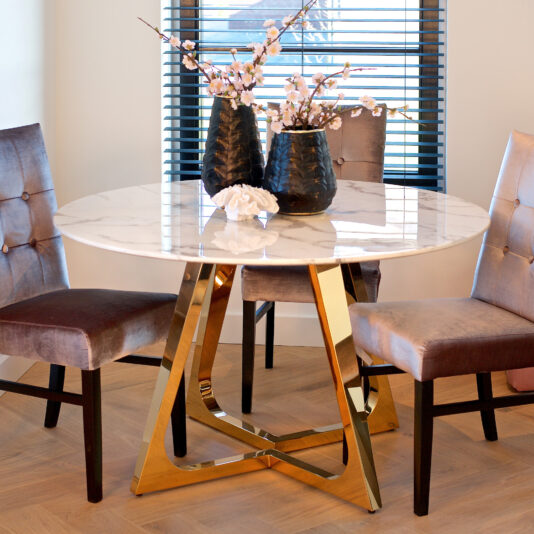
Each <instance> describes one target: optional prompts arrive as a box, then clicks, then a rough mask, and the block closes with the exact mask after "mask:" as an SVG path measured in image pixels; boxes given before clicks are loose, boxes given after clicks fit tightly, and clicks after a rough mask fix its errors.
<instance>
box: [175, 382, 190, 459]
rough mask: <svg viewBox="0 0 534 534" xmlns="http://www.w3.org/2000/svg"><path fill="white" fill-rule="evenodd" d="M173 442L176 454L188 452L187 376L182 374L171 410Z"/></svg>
mask: <svg viewBox="0 0 534 534" xmlns="http://www.w3.org/2000/svg"><path fill="white" fill-rule="evenodd" d="M171 425H172V442H173V448H174V456H178V457H180V458H181V457H182V456H185V455H186V454H187V433H186V411H185V377H184V376H182V380H180V386H179V387H178V393H177V394H176V400H175V401H174V406H173V407H172V412H171Z"/></svg>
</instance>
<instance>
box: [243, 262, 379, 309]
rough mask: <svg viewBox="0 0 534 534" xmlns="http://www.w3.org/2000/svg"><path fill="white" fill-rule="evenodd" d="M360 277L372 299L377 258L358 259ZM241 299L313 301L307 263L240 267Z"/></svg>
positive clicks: (375, 280) (377, 276) (376, 277)
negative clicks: (360, 271)
mask: <svg viewBox="0 0 534 534" xmlns="http://www.w3.org/2000/svg"><path fill="white" fill-rule="evenodd" d="M360 265H361V269H362V277H363V280H364V282H365V285H366V288H367V294H368V296H369V300H370V301H371V302H375V301H376V299H377V296H378V285H379V283H380V267H379V266H380V262H379V261H367V262H364V263H361V264H360ZM241 292H242V296H243V300H250V301H265V302H305V303H313V302H315V299H314V296H313V290H312V287H311V284H310V278H309V276H308V267H306V266H305V265H296V266H282V267H277V266H275V267H271V266H251V265H246V266H244V267H243V269H242V271H241Z"/></svg>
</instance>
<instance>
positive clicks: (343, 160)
mask: <svg viewBox="0 0 534 534" xmlns="http://www.w3.org/2000/svg"><path fill="white" fill-rule="evenodd" d="M343 163H345V158H342V157H339V158H337V164H338V165H343Z"/></svg>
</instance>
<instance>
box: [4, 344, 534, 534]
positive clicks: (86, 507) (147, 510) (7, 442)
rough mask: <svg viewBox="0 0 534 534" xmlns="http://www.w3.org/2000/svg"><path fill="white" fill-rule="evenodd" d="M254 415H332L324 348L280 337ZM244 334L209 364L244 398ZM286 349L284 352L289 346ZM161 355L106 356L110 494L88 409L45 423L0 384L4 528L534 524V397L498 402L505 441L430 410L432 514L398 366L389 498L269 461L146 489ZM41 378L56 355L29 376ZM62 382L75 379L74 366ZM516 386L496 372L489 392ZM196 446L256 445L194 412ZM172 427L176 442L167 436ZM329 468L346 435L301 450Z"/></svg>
mask: <svg viewBox="0 0 534 534" xmlns="http://www.w3.org/2000/svg"><path fill="white" fill-rule="evenodd" d="M257 349H258V350H257V356H256V357H257V358H258V361H257V375H258V380H257V387H256V392H255V404H254V411H253V413H252V414H251V415H250V416H249V417H248V419H249V420H251V421H254V422H255V423H257V424H259V425H261V426H263V427H264V428H266V429H267V430H272V431H274V432H286V431H289V430H294V429H304V428H307V427H310V426H318V425H324V424H328V423H332V422H335V421H337V420H338V417H337V414H336V409H337V408H336V404H335V398H334V392H333V388H332V387H331V384H330V383H329V380H330V372H329V370H328V368H327V361H326V357H325V354H324V351H323V350H322V349H313V348H309V347H305V348H300V347H296V348H295V347H291V348H288V347H276V348H275V352H277V354H278V357H276V362H277V363H276V367H275V368H274V369H271V370H266V369H264V368H263V365H261V362H262V361H263V347H257ZM240 352H241V348H240V346H236V345H223V346H221V347H220V349H219V354H218V358H217V359H216V363H215V369H214V382H215V383H214V385H215V388H216V390H217V392H218V398H219V399H220V401H221V404H222V405H223V406H225V407H227V408H228V410H229V411H231V412H232V413H235V414H239V411H240V381H241V376H240V365H241V354H240ZM282 353H284V354H283V355H282ZM156 373H157V369H156V368H151V367H142V366H133V365H132V366H129V365H125V364H111V365H108V366H106V367H104V368H103V369H102V389H103V391H102V402H103V438H104V443H103V447H104V500H103V501H102V502H101V503H99V504H96V505H94V504H90V503H88V502H87V501H86V500H85V480H84V456H83V431H82V417H81V409H80V408H79V407H76V406H67V405H65V406H63V407H62V408H61V415H60V417H59V422H58V426H57V428H55V429H45V428H44V427H43V426H42V424H43V416H44V411H45V404H46V403H45V402H44V401H41V400H39V399H33V398H29V397H22V396H17V395H14V394H11V393H6V394H5V395H4V396H3V397H2V398H0V420H1V421H2V431H1V432H0V480H1V482H2V483H1V485H0V533H1V534H5V533H8V534H13V533H17V534H18V533H24V534H28V533H39V534H42V533H48V532H50V533H63V532H68V533H69V534H79V533H84V534H85V533H91V534H94V533H95V532H97V533H108V532H109V533H113V534H116V533H123V532H124V533H128V534H130V533H133V534H137V533H152V534H156V533H158V534H159V533H171V532H172V533H182V532H184V533H185V532H186V533H188V534H196V533H201V532H202V533H205V532H213V533H221V534H226V533H232V534H233V533H235V532H254V533H259V534H263V533H266V534H279V533H306V534H311V533H313V534H315V533H320V534H344V533H354V532H358V531H359V529H362V531H363V530H364V529H366V528H367V529H372V531H375V532H392V533H393V532H394V533H395V534H397V533H423V534H426V533H436V532H437V533H449V532H450V533H455V534H456V533H458V532H462V533H463V532H469V533H475V532H484V533H487V532H506V533H515V532H529V531H531V530H533V529H534V506H533V504H532V495H533V493H534V456H533V455H532V453H531V451H532V448H533V447H534V406H521V407H517V408H508V409H502V410H498V411H497V426H498V430H499V441H496V442H493V443H490V442H486V441H485V440H484V435H483V431H482V425H481V423H480V416H479V414H478V413H471V414H461V415H455V416H450V417H444V418H439V419H436V420H435V422H434V431H435V433H434V454H433V459H432V479H431V493H430V515H429V516H427V517H416V516H414V515H413V512H412V446H413V410H412V407H413V382H412V380H411V378H410V377H409V376H407V375H396V376H392V377H391V384H392V389H393V396H394V398H395V400H396V402H397V409H398V414H399V420H400V425H401V428H400V430H398V431H394V432H387V433H385V434H381V435H377V436H373V437H372V443H373V448H374V454H375V461H376V466H377V472H378V478H379V482H380V485H381V492H382V499H383V503H384V507H383V509H382V510H380V511H378V512H377V513H375V514H372V515H371V514H368V513H367V512H366V511H365V510H361V509H359V508H358V507H356V506H353V505H350V504H349V503H346V502H344V501H342V500H340V499H336V498H335V497H332V496H331V495H327V494H325V493H322V492H320V491H318V490H315V489H313V488H309V487H307V486H305V485H302V484H300V483H299V482H297V481H295V480H292V479H289V478H287V477H284V476H283V475H282V474H280V473H276V472H274V471H260V472H257V473H251V474H247V475H243V476H236V477H232V478H228V479H224V480H216V481H213V482H208V483H204V484H197V485H195V486H190V487H186V488H181V489H175V490H170V491H165V492H159V493H154V494H147V495H144V496H142V497H134V496H133V495H132V494H131V493H130V491H129V486H130V481H131V477H132V472H133V468H134V464H135V460H136V457H137V452H138V447H139V443H140V441H141V434H142V431H143V427H144V423H145V417H146V415H147V412H148V406H149V402H150V398H151V395H152V388H153V386H154V382H155V378H156ZM24 379H25V380H27V381H28V382H31V383H35V384H37V385H43V386H44V385H46V383H47V379H48V368H47V366H46V365H44V364H41V363H38V364H36V365H35V366H34V367H33V368H32V369H31V370H30V371H29V372H28V373H27V374H26V376H25V377H24ZM65 387H66V388H67V389H69V390H71V389H72V390H74V391H79V388H80V384H79V372H77V370H67V375H66V380H65ZM507 393H509V391H508V389H507V386H506V384H505V380H504V375H503V374H502V373H497V374H495V375H494V394H495V395H499V394H507ZM475 397H476V381H475V379H474V377H455V378H451V379H442V380H437V381H436V384H435V398H436V402H452V401H458V400H466V399H474V398H475ZM188 429H189V438H190V439H189V453H188V455H187V456H186V457H185V458H183V459H180V460H179V461H180V462H183V461H185V462H188V463H189V462H192V461H199V460H206V459H210V458H214V457H222V456H229V455H231V454H235V453H237V452H242V451H246V450H250V448H249V447H248V446H246V445H243V444H241V443H238V442H236V441H235V440H233V439H231V438H229V437H227V436H224V435H221V434H218V433H217V432H215V431H213V430H211V429H209V428H207V427H205V426H203V425H201V424H199V423H196V422H194V421H190V420H189V421H188ZM170 437H171V436H170V431H169V433H168V450H169V451H170V450H171V447H172V442H171V439H170ZM296 454H297V455H298V456H299V457H302V458H306V459H310V460H313V461H314V462H317V464H319V465H321V466H324V467H325V468H327V469H338V470H341V469H342V464H341V444H335V445H328V446H325V447H321V448H317V449H314V450H308V451H304V452H300V453H296Z"/></svg>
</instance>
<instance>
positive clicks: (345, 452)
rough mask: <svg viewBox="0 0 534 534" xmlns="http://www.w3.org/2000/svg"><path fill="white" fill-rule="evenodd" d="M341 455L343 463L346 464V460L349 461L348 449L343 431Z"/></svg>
mask: <svg viewBox="0 0 534 534" xmlns="http://www.w3.org/2000/svg"><path fill="white" fill-rule="evenodd" d="M342 454H343V456H342V461H343V465H347V462H348V461H349V449H348V447H347V438H346V437H345V432H343V453H342Z"/></svg>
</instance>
